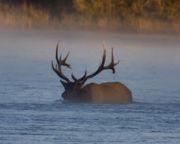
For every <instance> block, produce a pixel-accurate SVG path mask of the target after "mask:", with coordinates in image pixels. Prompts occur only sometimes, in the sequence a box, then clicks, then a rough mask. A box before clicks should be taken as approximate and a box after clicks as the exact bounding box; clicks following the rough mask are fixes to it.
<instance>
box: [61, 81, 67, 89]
mask: <svg viewBox="0 0 180 144" xmlns="http://www.w3.org/2000/svg"><path fill="white" fill-rule="evenodd" d="M60 82H61V83H62V85H63V87H64V89H65V90H67V89H68V84H67V83H66V82H64V81H62V80H60Z"/></svg>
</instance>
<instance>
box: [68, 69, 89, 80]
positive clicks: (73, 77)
mask: <svg viewBox="0 0 180 144" xmlns="http://www.w3.org/2000/svg"><path fill="white" fill-rule="evenodd" d="M86 76H87V70H85V72H84V75H83V76H82V77H81V78H79V79H77V78H76V77H75V76H74V74H73V73H72V74H71V77H72V79H73V80H74V81H83V80H84V79H85V78H86Z"/></svg>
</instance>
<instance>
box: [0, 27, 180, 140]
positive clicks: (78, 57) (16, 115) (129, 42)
mask: <svg viewBox="0 0 180 144" xmlns="http://www.w3.org/2000/svg"><path fill="white" fill-rule="evenodd" d="M58 41H59V42H60V45H61V49H60V51H61V52H62V53H63V54H64V55H65V54H66V53H67V52H68V51H70V56H69V58H68V62H69V63H70V64H71V65H72V70H69V69H64V73H65V74H66V75H67V76H69V77H70V76H71V73H72V72H73V73H74V74H75V75H76V76H77V77H80V76H81V75H82V74H83V73H84V70H85V69H86V68H87V71H88V73H91V72H94V71H95V70H96V68H97V66H98V65H99V63H100V61H101V58H102V53H103V48H102V44H104V45H105V47H106V49H107V61H110V52H111V48H112V47H113V48H114V55H115V56H114V57H115V59H116V60H118V59H119V60H120V64H119V65H118V66H117V67H116V73H115V74H112V73H111V71H104V72H102V73H101V74H99V75H98V76H97V77H94V78H93V79H92V80H90V81H88V82H97V83H101V82H107V81H121V82H122V83H124V84H126V85H127V86H128V87H129V88H130V89H131V90H132V92H133V99H134V102H133V103H132V104H127V105H126V104H75V103H65V102H63V101H62V98H61V93H62V92H63V91H64V89H63V87H62V85H61V84H60V82H59V78H58V77H57V76H56V75H55V74H54V72H53V71H52V69H51V60H53V59H54V56H55V47H56V44H57V42H58ZM107 63H108V62H107ZM0 143H1V144H11V143H12V144H32V143H33V144H36V143H37V144H59V143H62V144H75V143H77V144H84V143H90V144H99V143H102V144H119V143H122V144H134V143H138V144H144V143H146V144H151V143H153V144H155V143H158V144H178V143H180V38H179V36H170V35H142V34H141V35H140V34H125V33H115V32H90V31H75V30H52V31H48V30H22V29H21V30H20V29H2V28H1V29H0Z"/></svg>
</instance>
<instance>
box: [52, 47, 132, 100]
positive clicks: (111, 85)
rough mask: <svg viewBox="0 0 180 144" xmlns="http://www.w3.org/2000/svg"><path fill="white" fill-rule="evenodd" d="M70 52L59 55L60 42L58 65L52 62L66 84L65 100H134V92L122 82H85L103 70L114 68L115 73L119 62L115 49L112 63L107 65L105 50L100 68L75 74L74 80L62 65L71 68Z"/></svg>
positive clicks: (57, 57)
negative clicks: (115, 60)
mask: <svg viewBox="0 0 180 144" xmlns="http://www.w3.org/2000/svg"><path fill="white" fill-rule="evenodd" d="M68 56H69V53H68V54H67V55H66V56H65V58H62V55H60V57H59V56H58V44H57V46H56V65H55V66H54V64H53V62H52V69H53V71H54V72H55V73H56V74H57V75H58V76H59V77H60V82H61V83H62V85H63V86H64V89H65V91H64V92H63V94H62V97H63V98H64V100H68V101H73V102H92V103H131V102H132V93H131V91H130V90H129V89H128V88H127V87H126V86H125V85H124V84H122V83H120V82H106V83H101V84H96V83H90V84H86V85H85V82H86V81H87V80H88V79H90V78H92V77H94V76H96V75H98V74H99V73H101V72H102V71H103V70H112V72H113V73H115V66H116V65H117V64H118V63H119V61H118V62H116V63H115V62H114V56H113V49H112V53H111V63H110V64H109V65H105V60H106V51H105V50H104V52H103V57H102V62H101V64H100V65H99V67H98V69H97V70H96V71H95V72H94V73H92V74H89V75H88V74H87V71H85V73H84V75H83V76H82V77H81V78H79V79H77V78H76V77H75V76H74V75H73V74H72V75H71V76H72V80H73V81H72V80H70V79H69V78H67V77H66V76H65V75H64V73H63V71H62V66H65V67H68V68H71V66H70V64H68V63H67V62H66V61H67V58H68Z"/></svg>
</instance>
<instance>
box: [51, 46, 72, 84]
mask: <svg viewBox="0 0 180 144" xmlns="http://www.w3.org/2000/svg"><path fill="white" fill-rule="evenodd" d="M58 47H59V43H57V45H56V55H55V57H56V62H57V64H56V65H55V66H54V64H53V61H52V63H51V65H52V69H53V71H54V72H55V73H56V74H57V75H58V76H59V77H60V78H62V79H63V80H65V81H67V82H70V80H69V79H68V78H67V77H66V76H65V75H64V74H63V72H62V70H61V66H66V67H68V68H70V65H69V64H67V63H66V60H67V58H68V56H69V53H68V54H67V55H66V57H65V58H64V59H62V54H61V55H60V57H59V59H58Z"/></svg>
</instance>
